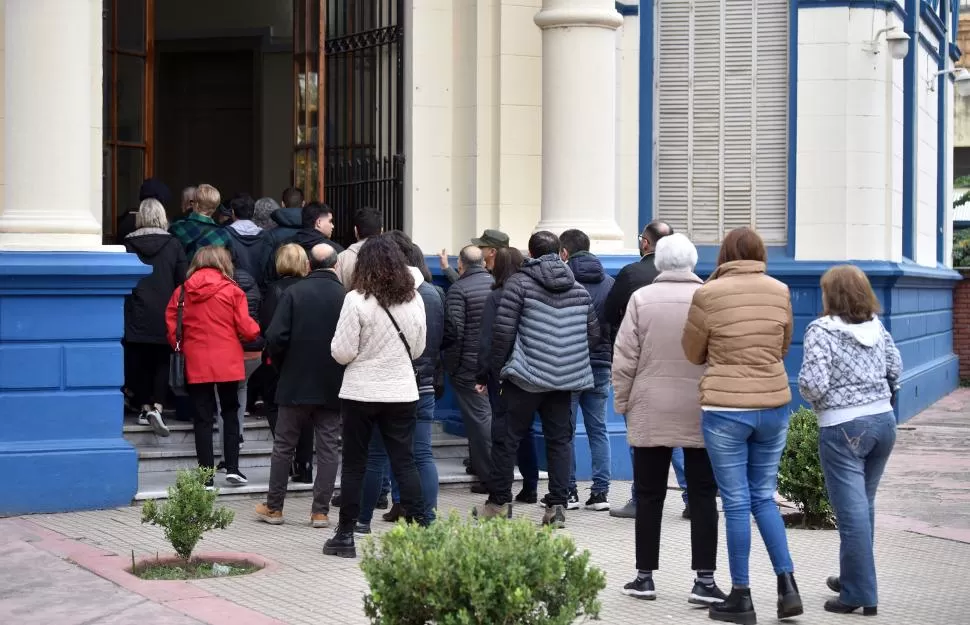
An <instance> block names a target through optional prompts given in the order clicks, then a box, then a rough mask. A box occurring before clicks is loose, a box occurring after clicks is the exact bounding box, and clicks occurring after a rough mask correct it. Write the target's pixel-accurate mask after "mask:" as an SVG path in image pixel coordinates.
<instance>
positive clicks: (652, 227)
mask: <svg viewBox="0 0 970 625" xmlns="http://www.w3.org/2000/svg"><path fill="white" fill-rule="evenodd" d="M673 233H674V229H673V228H671V227H670V224H668V223H666V222H664V221H658V220H654V221H651V222H650V223H648V224H647V227H646V228H644V229H643V234H642V235H641V237H640V238H641V240H640V252H641V253H642V254H643V255H647V254H650V253H651V252H653V251H654V250H656V249H657V241H659V240H660V239H662V238H664V237H665V236H667V235H670V234H673Z"/></svg>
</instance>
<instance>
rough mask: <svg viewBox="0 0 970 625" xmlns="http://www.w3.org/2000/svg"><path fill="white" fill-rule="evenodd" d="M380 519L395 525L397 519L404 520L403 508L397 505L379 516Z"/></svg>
mask: <svg viewBox="0 0 970 625" xmlns="http://www.w3.org/2000/svg"><path fill="white" fill-rule="evenodd" d="M381 518H382V519H384V520H385V521H387V522H388V523H397V520H398V519H403V518H404V506H402V505H401V504H399V503H396V504H394V505H393V506H391V509H390V510H388V511H387V512H385V513H384V514H383V515H381Z"/></svg>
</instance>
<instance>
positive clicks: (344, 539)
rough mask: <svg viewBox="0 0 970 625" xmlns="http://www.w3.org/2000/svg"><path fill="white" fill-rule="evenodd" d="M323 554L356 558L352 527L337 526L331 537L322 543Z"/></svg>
mask: <svg viewBox="0 0 970 625" xmlns="http://www.w3.org/2000/svg"><path fill="white" fill-rule="evenodd" d="M323 555H325V556H338V557H340V558H356V557H357V547H355V546H354V528H353V527H350V528H345V527H338V528H337V532H336V533H335V534H334V535H333V538H331V539H330V540H328V541H327V542H326V543H324V545H323Z"/></svg>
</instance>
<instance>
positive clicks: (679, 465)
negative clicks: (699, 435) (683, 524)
mask: <svg viewBox="0 0 970 625" xmlns="http://www.w3.org/2000/svg"><path fill="white" fill-rule="evenodd" d="M670 464H672V465H674V475H675V476H677V486H680V498H681V499H683V500H684V505H685V506H686V505H687V476H686V475H684V450H683V449H682V448H680V447H675V448H674V452H673V454H672V455H671V456H670Z"/></svg>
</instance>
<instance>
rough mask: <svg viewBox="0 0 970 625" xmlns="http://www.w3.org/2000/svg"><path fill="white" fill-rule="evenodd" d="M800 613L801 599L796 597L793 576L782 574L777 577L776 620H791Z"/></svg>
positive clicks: (796, 591)
mask: <svg viewBox="0 0 970 625" xmlns="http://www.w3.org/2000/svg"><path fill="white" fill-rule="evenodd" d="M802 612H803V610H802V598H801V597H800V596H799V595H798V584H796V583H795V575H794V574H793V573H782V574H781V575H779V576H778V618H779V619H785V618H791V617H793V616H798V615H799V614H801V613H802Z"/></svg>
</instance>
